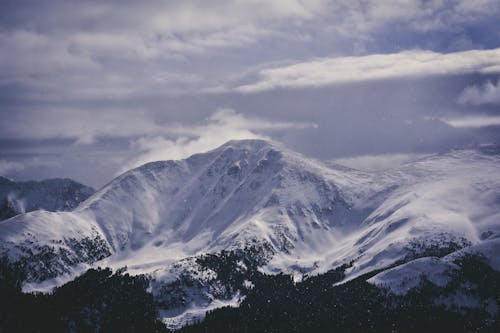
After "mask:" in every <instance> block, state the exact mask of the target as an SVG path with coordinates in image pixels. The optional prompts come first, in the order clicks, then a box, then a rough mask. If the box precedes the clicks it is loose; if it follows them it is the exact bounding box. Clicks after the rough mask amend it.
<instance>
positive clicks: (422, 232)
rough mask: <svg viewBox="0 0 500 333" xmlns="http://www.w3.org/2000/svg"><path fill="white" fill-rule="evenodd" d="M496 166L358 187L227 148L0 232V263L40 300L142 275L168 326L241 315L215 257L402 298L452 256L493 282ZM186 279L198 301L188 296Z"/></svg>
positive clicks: (499, 214)
mask: <svg viewBox="0 0 500 333" xmlns="http://www.w3.org/2000/svg"><path fill="white" fill-rule="evenodd" d="M499 162H500V154H499V153H498V152H496V151H495V150H494V149H489V150H483V151H476V150H458V151H451V152H448V153H444V154H440V155H434V156H430V157H427V158H424V159H421V160H419V161H416V162H413V163H410V164H406V165H403V166H401V167H398V168H395V169H392V170H389V171H385V172H377V173H367V172H360V171H356V170H353V169H349V168H346V167H343V166H331V165H330V166H326V165H324V164H322V163H321V162H320V161H316V160H313V159H308V158H305V157H304V156H302V155H300V154H297V153H294V152H292V151H289V150H287V149H285V148H283V147H280V146H279V145H277V144H273V143H268V142H265V141H260V140H243V141H230V142H228V143H226V144H224V145H223V146H221V147H219V148H217V149H215V150H213V151H210V152H207V153H203V154H197V155H193V156H191V157H189V158H187V159H185V160H181V161H160V162H153V163H148V164H145V165H143V166H141V167H139V168H136V169H133V170H130V171H128V172H126V173H124V174H123V175H121V176H119V177H118V178H116V179H114V180H113V181H111V182H110V183H109V184H107V185H106V186H104V187H103V188H102V189H100V190H99V191H97V192H96V193H95V194H94V195H92V196H91V197H90V198H88V199H87V200H86V201H84V202H82V203H81V204H80V205H79V206H78V207H77V208H76V209H75V210H73V211H71V212H55V213H54V212H52V213H51V212H45V211H36V212H31V213H27V214H22V215H19V216H16V217H14V218H11V219H9V220H7V221H4V222H1V223H0V253H3V254H5V255H7V256H8V257H9V260H10V261H12V262H19V263H21V266H22V267H24V268H25V269H26V270H27V271H28V272H29V274H28V281H27V282H30V283H34V282H36V283H42V284H39V285H38V287H43V286H44V283H49V282H50V281H52V282H53V281H54V280H50V279H53V278H56V280H55V281H56V282H57V283H59V282H60V281H62V280H60V279H61V277H64V276H66V279H67V278H69V277H70V276H72V274H77V273H78V272H80V271H82V270H83V269H84V268H87V267H89V266H90V265H96V266H110V267H114V268H120V267H124V266H126V267H127V270H128V271H129V272H130V273H132V274H137V273H145V274H148V275H149V276H150V277H151V286H152V290H153V293H154V294H155V295H156V296H157V298H158V299H160V300H161V301H162V302H163V304H164V305H165V311H163V312H162V313H163V316H164V317H165V318H166V320H167V322H169V323H170V324H171V325H174V326H175V325H177V324H179V323H183V322H185V321H186V320H188V319H189V318H190V317H195V316H197V315H198V314H199V312H200V311H204V310H206V309H208V308H211V307H213V306H214V304H215V305H217V304H218V305H223V304H227V303H228V302H229V303H231V302H232V303H234V302H237V297H238V290H237V288H236V289H235V288H233V287H232V288H230V289H227V288H226V289H224V288H225V286H223V285H221V284H220V281H219V280H220V279H218V276H217V271H216V270H214V269H207V268H206V267H202V265H201V264H200V259H199V258H203V256H206V255H207V254H217V253H219V254H220V253H222V251H224V250H226V251H227V250H232V251H234V252H235V253H240V254H241V253H243V254H242V256H245V257H246V258H247V257H249V256H250V257H254V258H255V262H256V265H257V266H259V269H260V270H261V271H264V272H269V273H277V272H286V273H291V274H294V275H295V276H296V277H297V278H300V277H301V276H302V275H304V274H316V273H321V272H326V271H328V270H329V269H332V268H335V267H338V266H340V265H342V264H346V263H349V266H350V267H349V268H348V269H347V270H346V272H345V273H346V276H345V280H349V279H352V278H354V277H356V276H359V275H361V274H364V273H367V272H370V271H374V270H376V269H382V268H387V267H393V268H392V270H391V271H385V272H382V273H380V274H379V275H377V276H375V277H373V278H372V279H371V280H370V281H371V282H372V283H374V284H377V285H387V284H388V283H390V284H391V285H394V286H397V285H398V283H399V284H401V283H402V282H401V281H402V280H401V279H402V277H404V276H405V274H406V275H411V274H413V273H412V272H414V271H413V269H414V267H417V266H418V267H421V270H422V271H425V272H427V273H428V274H429V275H432V274H443V271H444V270H446V269H448V268H450V267H451V268H450V269H452V268H453V266H452V265H451V264H450V263H449V260H448V261H447V259H446V258H447V256H448V257H450V258H451V257H453V256H457V255H460V253H465V252H467V251H472V250H477V251H479V252H481V253H483V254H484V255H485V256H486V257H487V258H488V259H489V260H490V263H491V265H492V266H493V267H495V268H496V269H500V262H499V259H498V256H497V253H500V237H499V235H500V222H499V221H500V163H499ZM422 257H424V258H425V257H440V258H441V259H432V260H431V259H429V260H430V261H429V260H428V262H425V259H424V260H423V259H419V258H422ZM418 260H420V261H418ZM422 260H423V261H422ZM429 262H430V264H429ZM408 265H410V266H408ZM411 265H413V266H411ZM239 267H240V268H238V269H241V270H246V269H248V267H245V265H244V264H243V261H241V262H240V266H239ZM398 269H399V272H400V273H401V274H396V273H394V272H395V271H397V270H398ZM391 272H392V273H391ZM186 277H188V279H189V280H190V283H188V285H190V286H193V285H195V286H196V288H197V289H196V288H195V289H196V290H188V291H187V290H186V287H185V286H186V284H184V282H183V281H185V279H186ZM396 277H400V278H401V279H400V280H398V281H399V282H398V281H395V280H397V279H396ZM57 279H59V280H57ZM44 281H45V282H44ZM193 281H194V282H196V283H194V282H193ZM218 281H219V282H218ZM245 284H247V285H251V281H245ZM49 285H50V283H49ZM29 286H31V287H33V285H29ZM173 286H177V287H175V288H174V287H173ZM401 288H402V287H401ZM401 288H399V289H397V288H396V289H397V291H400V290H401ZM179 290H180V291H179ZM221 290H222V291H221ZM228 290H229V291H228ZM174 291H175V292H180V293H181V294H182V295H181V296H180V297H181V298H182V301H178V300H172V296H171V295H173V294H175V292H174Z"/></svg>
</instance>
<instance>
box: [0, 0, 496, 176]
mask: <svg viewBox="0 0 500 333" xmlns="http://www.w3.org/2000/svg"><path fill="white" fill-rule="evenodd" d="M499 14H500V4H499V3H498V1H496V0H491V1H490V0H481V1H479V0H478V1H470V0H469V1H465V0H454V1H419V0H391V1H373V2H366V1H352V0H336V1H327V0H315V1H299V0H281V1H261V0H248V1H238V2H234V1H226V0H216V1H210V2H206V1H195V0H193V1H191V0H189V1H186V0H183V1H155V2H137V1H76V0H75V1H62V0H46V1H34V0H33V1H31V0H26V1H10V0H5V1H3V2H2V11H0V57H1V61H0V119H1V120H0V173H1V174H5V175H8V176H11V177H18V178H22V179H30V178H33V179H40V178H45V177H56V176H65V177H73V178H75V179H77V180H80V181H83V182H85V183H88V184H91V185H93V186H99V185H101V184H103V183H104V182H106V181H107V180H109V179H110V178H112V177H113V176H114V175H116V173H117V172H118V171H120V170H122V169H123V167H124V166H133V165H136V164H137V163H140V162H142V161H147V160H151V159H154V158H169V157H171V158H178V157H182V156H184V155H185V154H188V153H191V152H194V151H196V150H197V149H199V150H204V149H210V148H211V147H213V146H214V145H216V144H219V142H220V141H221V140H223V139H226V138H243V137H264V138H270V139H275V140H278V141H281V142H283V143H285V144H286V145H288V146H290V147H292V148H294V149H297V150H299V151H301V152H303V153H305V154H309V155H313V156H315V157H319V158H323V159H333V158H341V157H350V156H351V157H352V156H356V155H362V154H367V155H377V154H387V153H403V154H409V153H410V154H411V153H418V154H420V153H428V152H433V151H439V150H442V149H448V148H450V147H457V146H470V145H475V144H480V143H484V142H498V139H499V135H498V126H495V121H496V120H495V119H496V118H494V117H497V116H498V108H497V106H498V104H496V102H495V101H496V97H497V96H496V92H497V90H498V89H497V88H498V84H497V80H498V74H497V73H498V56H497V54H496V53H495V52H496V51H494V49H496V48H499V47H500V32H499V31H500V21H498V16H499ZM467 50H469V51H470V50H475V51H474V52H472V53H470V52H469V53H467V52H465V53H464V52H463V51H467ZM492 50H493V51H492ZM374 54H383V55H384V56H381V57H382V58H383V59H382V60H384V59H385V61H382V62H380V59H381V57H378V58H377V57H373V55H374ZM464 54H465V55H467V56H464ZM487 54H489V55H490V56H487V57H486V58H487V59H486V60H484V59H485V55H487ZM425 55H430V57H431V58H432V59H431V60H429V61H428V59H427V58H425ZM422 56H424V57H423V58H422ZM349 57H353V58H352V59H351V60H349V61H350V62H349V61H348V64H347V65H348V66H347V65H346V63H345V61H346V59H350V58H349ZM424 58H425V59H424ZM325 59H326V60H331V61H332V62H331V63H330V65H331V64H332V63H333V64H334V66H330V65H329V66H321V62H322V61H323V62H324V61H325ZM412 59H413V60H415V59H417V60H418V59H420V60H421V62H420V63H419V66H422V67H418V66H417V69H416V71H415V70H414V71H412V70H411V68H410V67H409V66H406V65H405V63H407V62H408V61H411V60H412ZM450 59H451V60H450ZM464 59H465V60H467V61H465V62H464V63H461V62H459V61H458V60H460V61H463V60H464ZM377 61H378V62H377ZM471 63H472V65H471ZM304 64H307V66H305V65H304ZM318 64H319V65H320V66H318ZM335 64H336V65H335ZM377 64H378V67H377V66H375V65H377ZM413 65H415V62H413ZM349 66H350V67H349ZM363 66H364V67H363ZM450 66H451V67H450ZM297 68H300V69H301V70H296V69H297ZM419 68H420V69H419ZM450 68H451V69H450ZM269 69H280V70H281V72H280V71H274V72H272V74H270V75H268V76H266V74H265V73H269ZM445 69H446V70H445ZM266 71H267V72H266ZM380 72H383V73H385V74H383V73H382V74H383V75H381V74H380ZM374 73H375V74H374ZM388 73H389V74H388ZM394 73H395V74H394ZM415 73H416V74H418V75H414V74H415ZM278 74H279V75H278ZM341 74H342V76H343V78H344V79H343V80H339V79H338V78H339V77H340V76H341ZM325 78H327V79H326V80H325ZM321 79H322V80H323V81H321ZM304 82H305V83H304ZM487 82H491V84H488V83H487ZM258 84H261V85H262V84H263V86H264V88H263V89H254V90H253V91H252V93H247V92H248V91H247V92H245V90H244V89H239V88H238V87H240V88H241V87H244V86H252V85H254V86H255V85H258ZM250 90H251V89H250ZM492 101H493V102H492ZM224 109H232V110H233V111H230V112H226V111H221V110H224ZM224 112H226V113H224ZM474 117H475V118H474ZM478 117H479V118H478ZM478 119H479V120H478ZM457 124H458V125H457ZM477 124H484V126H482V125H481V126H480V127H478V126H477ZM314 125H317V126H314ZM399 159H401V158H399Z"/></svg>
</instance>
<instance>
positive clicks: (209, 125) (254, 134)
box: [120, 109, 317, 172]
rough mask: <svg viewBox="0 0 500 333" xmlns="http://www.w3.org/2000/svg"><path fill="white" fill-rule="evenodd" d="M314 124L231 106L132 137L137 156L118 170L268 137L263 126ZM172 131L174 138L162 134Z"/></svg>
mask: <svg viewBox="0 0 500 333" xmlns="http://www.w3.org/2000/svg"><path fill="white" fill-rule="evenodd" d="M316 126H317V125H315V124H307V123H292V122H271V121H267V120H264V119H258V118H250V117H245V116H243V115H241V114H239V113H236V112H235V111H234V110H231V109H220V110H217V111H216V112H214V113H213V114H212V115H211V116H210V117H209V118H208V119H206V121H205V122H204V123H202V124H198V125H184V126H183V125H177V126H173V127H169V128H167V129H166V131H165V133H164V135H158V136H144V137H141V138H139V139H137V140H134V141H132V143H131V148H132V150H134V151H136V152H137V153H138V154H139V156H136V157H134V158H133V159H131V160H130V161H128V162H127V163H125V165H124V166H123V168H122V169H121V170H120V172H123V171H125V170H128V169H131V168H133V167H137V166H139V165H142V164H144V163H147V162H151V161H159V160H172V159H173V160H175V159H182V158H186V157H188V156H191V155H193V154H195V153H199V152H204V151H208V150H211V149H214V148H217V147H219V146H220V145H222V144H224V143H226V142H227V141H229V140H242V139H267V140H270V138H269V137H267V136H265V135H263V134H262V131H265V130H287V129H302V128H311V127H316ZM167 134H168V135H172V134H175V135H176V137H175V139H167V138H165V135H167Z"/></svg>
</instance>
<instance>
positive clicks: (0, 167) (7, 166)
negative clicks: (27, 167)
mask: <svg viewBox="0 0 500 333" xmlns="http://www.w3.org/2000/svg"><path fill="white" fill-rule="evenodd" d="M22 169H24V164H22V163H19V162H13V161H7V160H0V175H7V174H9V173H10V172H13V171H19V170H22Z"/></svg>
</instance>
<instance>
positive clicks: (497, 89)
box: [458, 67, 500, 105]
mask: <svg viewBox="0 0 500 333" xmlns="http://www.w3.org/2000/svg"><path fill="white" fill-rule="evenodd" d="M498 69H499V71H500V67H499V68H498ZM458 103H460V104H462V105H483V104H500V78H499V79H498V80H497V83H496V84H495V83H493V82H491V81H487V82H485V83H483V84H481V85H472V86H468V87H467V88H465V89H464V91H463V92H462V93H461V94H460V96H459V97H458Z"/></svg>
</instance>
